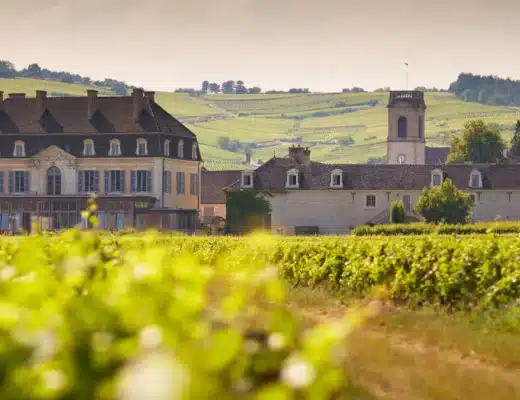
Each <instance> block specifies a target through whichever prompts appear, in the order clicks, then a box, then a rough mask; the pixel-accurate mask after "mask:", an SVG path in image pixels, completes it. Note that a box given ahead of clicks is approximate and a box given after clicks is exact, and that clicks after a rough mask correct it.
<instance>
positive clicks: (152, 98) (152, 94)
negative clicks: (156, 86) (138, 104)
mask: <svg viewBox="0 0 520 400" xmlns="http://www.w3.org/2000/svg"><path fill="white" fill-rule="evenodd" d="M144 97H146V98H147V99H148V101H149V102H150V103H153V102H155V92H144Z"/></svg>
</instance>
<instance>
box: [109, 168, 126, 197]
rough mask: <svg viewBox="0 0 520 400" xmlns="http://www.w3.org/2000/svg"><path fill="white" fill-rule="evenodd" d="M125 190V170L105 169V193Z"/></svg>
mask: <svg viewBox="0 0 520 400" xmlns="http://www.w3.org/2000/svg"><path fill="white" fill-rule="evenodd" d="M124 192H125V171H123V170H111V171H105V193H124Z"/></svg>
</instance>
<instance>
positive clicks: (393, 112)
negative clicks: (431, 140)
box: [387, 90, 426, 164]
mask: <svg viewBox="0 0 520 400" xmlns="http://www.w3.org/2000/svg"><path fill="white" fill-rule="evenodd" d="M387 108H388V139H387V158H388V159H387V162H388V164H424V163H425V156H426V154H425V153H426V150H425V146H426V145H425V143H426V142H425V139H424V117H425V113H426V103H425V102H424V93H423V92H421V91H418V90H406V91H401V90H400V91H391V92H390V99H389V101H388V105H387Z"/></svg>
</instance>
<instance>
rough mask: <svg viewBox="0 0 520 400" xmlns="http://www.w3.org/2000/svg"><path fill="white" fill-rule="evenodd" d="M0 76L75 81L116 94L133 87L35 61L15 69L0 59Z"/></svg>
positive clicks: (10, 63)
mask: <svg viewBox="0 0 520 400" xmlns="http://www.w3.org/2000/svg"><path fill="white" fill-rule="evenodd" d="M0 78H4V79H14V78H33V79H45V80H49V81H56V82H63V83H75V84H79V85H87V86H97V87H100V88H103V89H111V90H112V91H113V92H114V93H115V94H117V95H118V96H125V95H127V94H128V90H129V89H132V88H133V86H130V85H128V84H126V83H125V82H123V81H118V80H116V79H110V78H106V79H104V80H93V79H91V78H89V77H88V76H81V75H79V74H72V73H70V72H64V71H51V70H49V69H47V68H42V67H40V66H39V65H38V64H36V63H33V64H30V65H29V66H28V67H27V68H24V69H21V70H17V69H16V68H15V67H14V64H13V63H12V62H10V61H5V60H0Z"/></svg>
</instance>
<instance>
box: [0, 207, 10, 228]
mask: <svg viewBox="0 0 520 400" xmlns="http://www.w3.org/2000/svg"><path fill="white" fill-rule="evenodd" d="M0 229H1V230H3V231H6V230H8V229H9V213H7V212H3V213H0Z"/></svg>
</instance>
